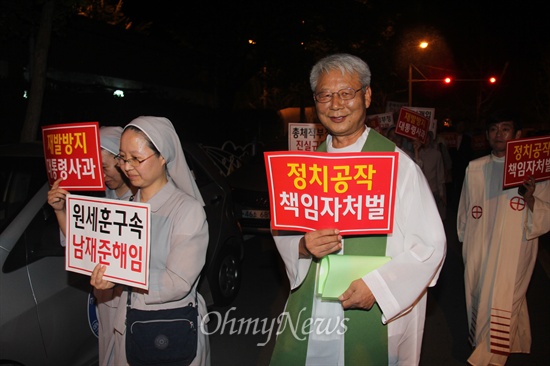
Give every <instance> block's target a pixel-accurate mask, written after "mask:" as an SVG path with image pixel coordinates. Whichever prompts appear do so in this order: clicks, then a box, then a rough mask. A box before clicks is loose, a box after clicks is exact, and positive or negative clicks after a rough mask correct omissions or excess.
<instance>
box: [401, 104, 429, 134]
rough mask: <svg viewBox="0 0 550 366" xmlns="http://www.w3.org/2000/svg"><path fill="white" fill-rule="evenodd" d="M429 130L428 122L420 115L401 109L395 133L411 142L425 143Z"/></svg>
mask: <svg viewBox="0 0 550 366" xmlns="http://www.w3.org/2000/svg"><path fill="white" fill-rule="evenodd" d="M429 128H430V120H429V119H428V118H426V117H424V116H423V115H422V114H420V113H416V112H414V111H412V110H410V109H407V108H401V111H400V112H399V118H398V119H397V125H396V126H395V133H396V134H398V135H402V136H405V137H408V138H410V139H412V140H420V141H422V143H424V142H425V141H426V137H427V135H428V130H429Z"/></svg>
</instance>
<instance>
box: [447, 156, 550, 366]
mask: <svg viewBox="0 0 550 366" xmlns="http://www.w3.org/2000/svg"><path fill="white" fill-rule="evenodd" d="M503 178H504V158H497V157H495V156H494V155H492V154H491V155H487V156H484V157H482V158H479V159H476V160H473V161H471V162H470V164H469V166H468V168H467V169H466V175H465V178H464V183H463V187H462V194H461V197H460V202H459V207H458V214H457V232H458V238H459V241H461V242H463V248H462V255H463V259H464V267H465V272H464V282H465V290H466V308H467V313H468V326H469V329H470V336H469V337H470V342H471V344H472V346H474V347H475V350H474V352H473V353H472V355H471V356H470V358H469V359H468V362H469V363H470V364H472V365H480V366H481V365H488V364H495V365H504V364H505V363H506V360H507V357H508V355H509V354H510V353H529V352H530V348H531V329H530V325H529V314H528V310H527V303H526V299H525V294H526V292H527V287H528V285H529V282H530V280H531V275H532V273H533V268H534V266H535V262H536V259H537V249H538V236H540V235H542V234H544V233H545V232H547V231H548V230H549V229H550V209H549V202H550V184H549V181H544V182H539V183H537V185H536V189H535V193H534V196H535V205H534V210H533V211H532V212H531V211H530V210H529V208H528V207H527V205H526V202H525V200H524V199H523V197H521V196H520V195H519V194H518V193H517V188H515V187H514V188H509V189H505V190H503V188H502V187H503Z"/></svg>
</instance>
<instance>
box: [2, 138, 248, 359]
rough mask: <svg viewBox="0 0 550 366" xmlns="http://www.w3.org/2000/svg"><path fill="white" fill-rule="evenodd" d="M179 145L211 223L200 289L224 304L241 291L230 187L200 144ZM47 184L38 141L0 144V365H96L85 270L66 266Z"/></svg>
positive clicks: (239, 239) (92, 305)
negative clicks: (71, 270)
mask: <svg viewBox="0 0 550 366" xmlns="http://www.w3.org/2000/svg"><path fill="white" fill-rule="evenodd" d="M182 146H183V148H184V151H185V154H186V157H187V160H188V163H189V166H190V168H191V169H192V171H193V173H194V175H195V178H196V181H197V184H198V187H199V189H200V191H201V194H202V196H203V199H204V201H205V211H206V214H207V218H208V224H209V234H210V242H209V246H208V250H207V260H206V265H205V268H204V272H203V275H202V277H201V284H200V292H201V293H202V294H203V296H204V297H205V299H206V301H207V303H208V304H209V305H214V306H218V305H219V306H224V305H227V304H229V303H231V301H233V299H234V298H235V297H236V295H237V293H238V291H239V288H240V283H241V261H242V258H243V240H242V234H241V232H240V230H239V227H238V223H237V221H236V218H235V217H234V213H233V201H232V197H231V190H230V187H229V185H228V183H227V181H226V179H225V177H223V176H222V175H221V174H220V172H219V170H218V169H217V168H216V167H215V165H214V164H213V163H212V161H211V160H210V159H209V157H208V155H207V154H206V153H205V151H204V150H203V149H202V148H201V146H200V145H198V144H196V143H191V142H183V143H182ZM48 189H49V185H48V183H47V178H46V168H45V162H44V157H43V148H42V144H41V143H33V144H17V145H4V146H0V197H1V198H0V268H1V271H0V294H1V295H0V364H8V365H10V364H11V365H40V366H42V365H71V366H78V365H96V364H97V362H98V359H97V358H98V354H97V352H98V349H97V338H96V337H97V329H98V320H97V314H96V308H95V302H94V298H93V295H92V292H91V290H92V289H91V286H90V284H89V276H85V275H81V274H77V273H74V272H69V271H66V270H65V249H64V247H62V246H61V245H60V237H59V226H58V224H57V219H56V217H55V214H54V212H53V210H52V208H51V206H50V205H49V204H48V203H47V193H48Z"/></svg>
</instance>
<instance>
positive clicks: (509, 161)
mask: <svg viewBox="0 0 550 366" xmlns="http://www.w3.org/2000/svg"><path fill="white" fill-rule="evenodd" d="M504 166H505V167H506V168H505V171H504V188H510V187H515V186H519V185H521V184H522V183H523V181H524V180H525V179H526V178H527V177H529V176H531V175H532V176H534V177H535V180H536V181H541V180H546V179H550V136H542V137H529V138H525V139H517V140H510V141H508V142H507V143H506V156H505V158H504Z"/></svg>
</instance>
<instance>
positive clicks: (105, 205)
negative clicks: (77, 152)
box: [65, 194, 151, 289]
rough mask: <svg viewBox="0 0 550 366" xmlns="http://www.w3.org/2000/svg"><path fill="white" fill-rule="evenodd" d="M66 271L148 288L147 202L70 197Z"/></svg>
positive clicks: (149, 218)
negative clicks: (100, 271) (99, 269)
mask: <svg viewBox="0 0 550 366" xmlns="http://www.w3.org/2000/svg"><path fill="white" fill-rule="evenodd" d="M66 224H67V231H66V234H67V247H66V256H65V257H66V259H65V269H66V270H67V271H72V272H76V273H81V274H85V275H91V273H92V271H93V269H94V267H95V266H96V265H97V264H98V263H100V264H103V265H105V266H107V270H106V271H105V274H104V276H103V277H104V279H106V280H109V281H111V282H116V283H119V284H124V285H129V286H133V287H138V288H143V289H148V287H149V255H150V236H151V233H150V227H151V208H150V205H149V204H148V203H141V202H128V201H120V200H114V199H108V198H103V197H89V196H80V195H74V194H69V195H67V222H66Z"/></svg>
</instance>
